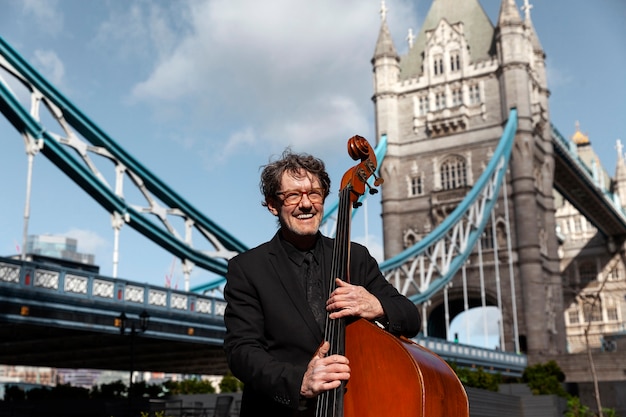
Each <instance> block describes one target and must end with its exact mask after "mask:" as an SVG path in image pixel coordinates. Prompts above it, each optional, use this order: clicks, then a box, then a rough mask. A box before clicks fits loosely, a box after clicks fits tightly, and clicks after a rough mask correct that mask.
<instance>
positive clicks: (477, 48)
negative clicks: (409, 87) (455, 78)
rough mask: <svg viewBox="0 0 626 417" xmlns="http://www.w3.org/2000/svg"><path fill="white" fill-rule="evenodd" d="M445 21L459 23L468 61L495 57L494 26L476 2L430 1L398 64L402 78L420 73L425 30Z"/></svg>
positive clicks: (473, 0)
mask: <svg viewBox="0 0 626 417" xmlns="http://www.w3.org/2000/svg"><path fill="white" fill-rule="evenodd" d="M442 19H445V20H446V21H447V22H448V23H450V24H455V23H458V22H463V32H464V34H465V37H466V39H467V44H468V46H469V49H470V54H471V57H472V61H474V62H476V61H482V60H486V59H489V58H491V56H493V55H494V54H495V49H494V27H493V24H492V23H491V21H490V20H489V17H488V16H487V14H486V13H485V10H484V9H483V8H482V6H481V5H480V3H479V2H478V0H433V3H432V5H431V6H430V10H429V11H428V14H427V15H426V19H424V23H423V24H422V27H421V29H420V31H419V34H418V35H417V38H416V39H415V43H414V46H413V48H411V49H410V50H409V52H408V54H407V55H406V56H403V57H402V61H401V63H400V68H401V75H400V77H401V78H402V79H407V78H412V77H415V76H417V75H419V74H421V73H422V60H423V57H422V53H423V52H424V47H425V45H426V31H428V30H433V29H435V28H436V27H437V25H438V24H439V22H440V21H441V20H442Z"/></svg>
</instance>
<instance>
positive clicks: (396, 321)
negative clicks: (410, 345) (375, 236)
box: [350, 243, 421, 338]
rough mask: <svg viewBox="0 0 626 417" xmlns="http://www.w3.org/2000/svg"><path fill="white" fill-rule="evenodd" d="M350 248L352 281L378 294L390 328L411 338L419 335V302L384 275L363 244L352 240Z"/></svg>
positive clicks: (394, 332)
mask: <svg viewBox="0 0 626 417" xmlns="http://www.w3.org/2000/svg"><path fill="white" fill-rule="evenodd" d="M351 250H352V255H351V256H352V261H351V265H352V268H351V271H352V272H351V273H350V274H351V281H352V283H354V284H357V285H362V286H364V287H365V288H366V289H367V290H368V291H369V292H370V293H372V294H373V295H374V296H376V298H378V300H379V301H380V303H381V305H382V306H383V310H384V311H385V316H386V319H387V322H388V323H387V326H386V327H387V330H388V331H389V332H390V333H393V334H395V335H402V336H405V337H409V338H410V337H414V336H415V335H417V333H418V332H419V330H420V326H421V317H420V313H419V310H418V308H417V306H416V305H415V304H413V302H412V301H411V300H409V299H408V298H407V297H405V296H404V295H402V294H400V293H399V292H398V290H396V288H395V287H394V286H393V285H391V284H390V283H389V282H388V281H387V280H386V279H385V277H384V276H383V274H382V273H381V272H380V268H379V267H378V263H377V262H376V260H375V259H374V258H373V257H372V256H371V255H370V254H369V252H368V250H367V249H366V248H365V247H364V246H362V245H359V244H354V243H353V245H352V249H351Z"/></svg>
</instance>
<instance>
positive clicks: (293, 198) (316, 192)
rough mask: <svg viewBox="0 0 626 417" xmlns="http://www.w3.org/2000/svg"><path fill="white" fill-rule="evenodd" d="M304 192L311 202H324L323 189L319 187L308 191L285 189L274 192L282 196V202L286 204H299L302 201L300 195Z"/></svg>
mask: <svg viewBox="0 0 626 417" xmlns="http://www.w3.org/2000/svg"><path fill="white" fill-rule="evenodd" d="M305 194H306V196H307V197H308V198H309V201H310V202H311V203H313V204H319V203H323V202H324V191H323V190H322V189H321V188H312V189H310V190H309V191H298V190H287V191H279V192H277V193H276V195H281V196H283V204H284V205H286V206H295V205H296V204H299V203H300V201H302V196H303V195H305Z"/></svg>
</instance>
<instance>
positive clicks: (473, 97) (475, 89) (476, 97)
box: [469, 84, 482, 104]
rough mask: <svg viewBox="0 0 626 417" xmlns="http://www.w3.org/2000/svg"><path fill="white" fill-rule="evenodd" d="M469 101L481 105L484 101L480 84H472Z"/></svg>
mask: <svg viewBox="0 0 626 417" xmlns="http://www.w3.org/2000/svg"><path fill="white" fill-rule="evenodd" d="M469 100H470V104H480V103H481V101H482V99H481V97H480V86H479V85H478V84H472V85H470V86H469Z"/></svg>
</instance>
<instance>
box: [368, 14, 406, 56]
mask: <svg viewBox="0 0 626 417" xmlns="http://www.w3.org/2000/svg"><path fill="white" fill-rule="evenodd" d="M381 57H391V58H395V59H399V57H398V52H397V51H396V47H395V46H394V44H393V40H392V39H391V33H390V32H389V27H388V26H387V19H386V18H385V17H384V16H383V21H382V23H381V25H380V31H379V32H378V40H377V41H376V48H375V49H374V57H373V58H372V61H373V60H375V59H378V58H381Z"/></svg>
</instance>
